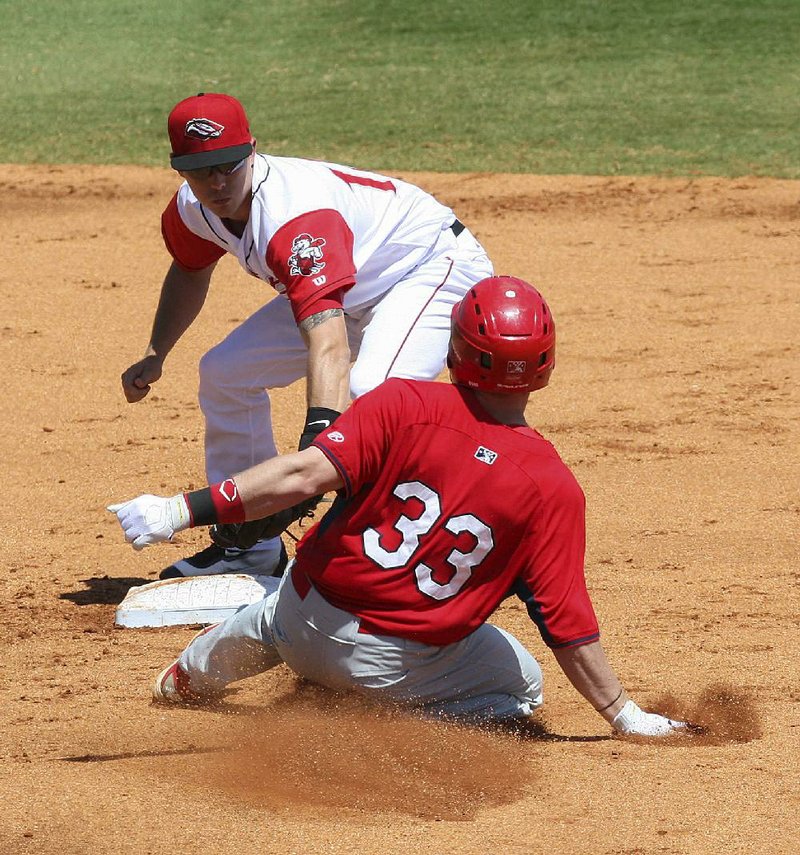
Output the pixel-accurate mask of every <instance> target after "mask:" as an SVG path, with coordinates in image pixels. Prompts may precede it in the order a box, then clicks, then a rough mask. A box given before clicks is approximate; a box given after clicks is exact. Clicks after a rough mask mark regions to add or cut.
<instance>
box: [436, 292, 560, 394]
mask: <svg viewBox="0 0 800 855" xmlns="http://www.w3.org/2000/svg"><path fill="white" fill-rule="evenodd" d="M555 353H556V327H555V323H554V322H553V316H552V315H551V314H550V309H549V308H548V307H547V303H545V301H544V298H543V297H542V295H541V294H540V293H539V292H538V291H537V290H536V289H535V288H534V287H533V286H532V285H528V283H527V282H523V281H522V280H521V279H516V278H515V277H513V276H491V277H490V278H488V279H482V280H481V281H480V282H478V283H477V284H475V285H473V287H472V288H470V290H469V291H468V292H467V294H466V296H465V297H464V299H463V300H462V301H461V302H460V303H457V304H456V305H455V306H454V307H453V316H452V328H451V334H450V350H449V352H448V354H447V367H448V368H449V369H450V377H451V378H452V380H453V382H454V383H458V384H460V385H462V386H469V387H470V388H472V389H480V390H481V391H483V392H495V393H498V394H508V395H510V394H512V393H515V392H533V391H534V390H535V389H541V388H542V387H543V386H546V385H547V383H548V381H549V380H550V374H551V373H552V371H553V367H554V366H555Z"/></svg>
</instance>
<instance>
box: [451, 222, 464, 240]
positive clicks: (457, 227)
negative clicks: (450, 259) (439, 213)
mask: <svg viewBox="0 0 800 855" xmlns="http://www.w3.org/2000/svg"><path fill="white" fill-rule="evenodd" d="M465 228H466V226H465V225H464V223H462V222H461V220H454V221H453V222H452V223H451V225H450V231H451V232H452V233H453V234H454V235H455V236H456V237H458V236H459V235H460V234H461V232H463V231H464V229H465Z"/></svg>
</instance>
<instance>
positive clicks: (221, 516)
mask: <svg viewBox="0 0 800 855" xmlns="http://www.w3.org/2000/svg"><path fill="white" fill-rule="evenodd" d="M183 495H184V497H185V498H186V504H187V505H188V506H189V514H190V517H191V524H192V526H198V525H213V524H214V523H240V522H244V520H245V515H244V505H243V504H242V499H241V497H240V496H239V489H238V488H237V486H236V482H235V481H234V480H233V478H226V479H225V480H224V481H220V482H219V483H218V484H211V485H210V486H209V487H205V488H204V489H202V490H195V491H193V492H191V493H184V494H183Z"/></svg>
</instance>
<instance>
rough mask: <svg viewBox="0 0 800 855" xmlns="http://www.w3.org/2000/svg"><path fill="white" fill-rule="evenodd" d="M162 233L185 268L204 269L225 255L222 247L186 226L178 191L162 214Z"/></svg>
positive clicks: (171, 251)
mask: <svg viewBox="0 0 800 855" xmlns="http://www.w3.org/2000/svg"><path fill="white" fill-rule="evenodd" d="M161 235H162V237H163V238H164V244H165V246H166V247H167V251H168V252H169V254H170V255H171V256H172V257H173V258H174V259H175V261H176V262H177V263H178V264H179V265H180V266H181V267H183V268H184V270H192V271H194V270H204V269H205V268H206V267H209V266H210V265H212V264H213V263H214V262H215V261H219V259H220V258H222V256H223V255H225V250H224V249H222V247H219V246H217V245H216V244H215V243H212V242H211V241H209V240H205V239H204V238H201V237H200V236H199V235H196V234H195V233H194V232H192V231H190V230H189V229H188V228H187V227H186V223H184V222H183V220H182V219H181V215H180V212H179V211H178V194H177V193H176V194H175V195H174V196H173V197H172V199H170V202H169V204H168V205H167V207H166V208H165V209H164V213H163V214H162V215H161Z"/></svg>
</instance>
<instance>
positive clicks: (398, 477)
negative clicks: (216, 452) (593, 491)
mask: <svg viewBox="0 0 800 855" xmlns="http://www.w3.org/2000/svg"><path fill="white" fill-rule="evenodd" d="M314 445H316V446H317V447H318V448H319V449H321V450H322V451H323V452H324V454H325V455H326V456H327V457H328V459H329V460H330V461H331V462H332V463H333V465H334V466H335V467H336V468H337V469H338V471H339V472H340V474H341V476H342V478H343V480H344V483H345V486H344V488H343V490H342V491H341V493H340V495H339V497H338V498H337V500H336V502H335V503H334V505H333V507H332V508H331V509H330V510H329V511H328V513H327V514H326V515H325V517H324V518H323V519H322V520H321V522H320V523H319V524H318V525H316V526H315V527H314V528H313V529H311V530H310V531H309V533H308V535H307V536H306V537H305V538H303V540H302V542H301V543H300V545H299V546H298V549H297V556H296V562H295V566H294V570H293V580H294V582H295V584H296V586H297V587H298V589H299V590H300V591H301V593H302V589H303V587H304V586H306V587H307V586H308V584H309V580H310V581H311V582H313V584H314V586H315V587H316V588H317V589H318V590H319V592H320V593H321V594H322V595H323V596H324V597H325V598H326V599H327V600H328V601H329V602H330V603H331V604H333V605H334V606H336V607H338V608H341V609H344V610H346V611H348V612H350V613H352V614H354V615H356V616H358V617H359V618H360V619H361V627H362V629H363V630H365V631H367V632H371V633H373V634H376V635H391V636H400V637H402V638H409V639H413V640H415V641H422V642H425V643H427V644H433V645H444V644H450V643H452V642H455V641H458V640H460V639H461V638H464V637H465V636H466V635H468V634H469V633H471V632H473V631H474V630H475V629H477V628H478V627H479V626H480V625H481V624H483V623H484V622H485V621H486V620H487V619H488V618H489V616H490V615H491V614H492V612H494V610H495V609H496V608H497V606H498V605H499V603H500V602H501V601H502V600H503V599H504V598H505V597H507V596H508V595H509V594H510V593H512V592H514V593H517V594H518V595H519V596H520V597H521V598H522V599H523V600H524V601H525V602H526V603H527V606H528V612H529V614H530V615H531V617H532V618H533V619H534V621H535V622H536V624H537V626H538V627H539V630H540V632H541V634H542V637H543V639H544V641H545V643H546V644H548V645H549V646H550V647H564V646H568V645H576V644H586V643H588V642H591V641H595V640H597V638H598V637H599V633H598V627H597V619H596V617H595V614H594V610H593V608H592V604H591V601H590V599H589V595H588V593H587V591H586V584H585V580H584V573H583V558H584V545H585V523H584V505H585V501H584V496H583V491H582V490H581V488H580V486H579V485H578V483H577V481H576V480H575V478H574V476H573V475H572V473H571V472H570V471H569V469H568V468H567V467H566V465H565V464H564V463H563V462H562V460H561V458H560V457H559V456H558V454H557V453H556V451H555V449H554V448H553V446H552V445H551V444H550V443H549V442H547V440H545V439H544V438H543V437H542V436H540V435H539V434H538V433H537V432H536V431H534V430H532V429H530V428H528V427H510V426H508V425H503V424H500V423H499V422H497V421H495V420H494V419H493V418H492V417H491V416H489V415H488V413H486V412H485V411H484V410H483V409H482V408H481V406H480V405H479V403H478V401H477V398H476V397H475V395H474V393H473V392H471V391H470V390H467V389H465V388H463V387H459V386H454V385H452V384H449V383H436V382H424V381H416V380H401V379H390V380H387V381H386V382H385V383H383V384H382V385H381V386H380V387H378V388H377V389H375V390H373V391H371V392H368V393H367V394H365V395H363V396H362V397H360V398H358V399H357V400H356V401H354V402H353V404H351V406H350V408H349V409H348V410H347V411H346V412H345V413H344V414H343V415H341V416H340V417H339V418H338V419H337V420H336V422H335V424H334V425H333V426H332V427H331V428H330V429H328V430H327V431H325V432H323V433H322V434H320V435H319V436H318V437H317V438H316V440H315V441H314Z"/></svg>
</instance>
